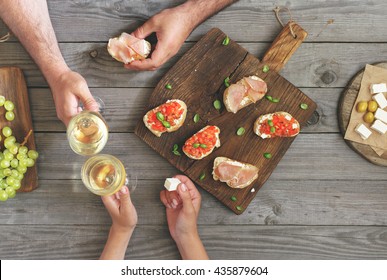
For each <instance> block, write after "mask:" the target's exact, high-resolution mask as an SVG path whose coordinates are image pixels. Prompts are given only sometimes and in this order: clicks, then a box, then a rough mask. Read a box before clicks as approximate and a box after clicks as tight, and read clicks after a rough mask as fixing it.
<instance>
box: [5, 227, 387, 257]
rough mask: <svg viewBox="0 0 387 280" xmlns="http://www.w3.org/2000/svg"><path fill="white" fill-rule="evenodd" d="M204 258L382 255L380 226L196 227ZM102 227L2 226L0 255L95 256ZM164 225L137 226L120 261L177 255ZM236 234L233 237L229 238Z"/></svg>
mask: <svg viewBox="0 0 387 280" xmlns="http://www.w3.org/2000/svg"><path fill="white" fill-rule="evenodd" d="M199 233H200V236H201V239H202V241H203V244H204V246H205V247H206V249H207V251H208V252H209V257H210V259H220V260H223V259H230V260H233V259H241V260H244V259H246V260H261V259H262V260H265V259H279V260H290V259H295V260H305V259H308V260H309V259H310V260H314V259H316V260H321V259H327V260H332V259H338V260H342V259H370V260H375V259H386V258H387V254H386V250H385V248H386V246H387V239H386V235H387V228H386V227H359V226H356V227H345V226H327V227H302V226H286V227H284V226H254V225H245V226H244V229H243V231H241V230H240V228H238V227H235V226H229V225H214V226H205V227H200V226H199ZM107 234H108V225H101V226H80V225H74V226H62V225H53V226H24V225H21V226H3V229H2V231H1V232H0V238H1V239H3V240H4V239H5V238H6V239H7V240H8V242H2V243H1V244H0V258H1V259H3V260H4V259H61V260H62V259H97V258H98V257H99V255H100V254H101V252H102V249H103V246H104V243H105V240H106V236H107ZM167 234H168V229H167V227H166V226H138V227H137V228H136V229H135V231H134V233H133V236H132V239H131V241H130V243H129V246H128V249H127V251H126V255H125V259H133V260H135V259H139V260H142V259H180V255H179V254H178V252H177V250H176V247H175V245H174V243H173V241H172V240H171V238H170V237H169V236H168V235H167ZM230 236H238V238H230Z"/></svg>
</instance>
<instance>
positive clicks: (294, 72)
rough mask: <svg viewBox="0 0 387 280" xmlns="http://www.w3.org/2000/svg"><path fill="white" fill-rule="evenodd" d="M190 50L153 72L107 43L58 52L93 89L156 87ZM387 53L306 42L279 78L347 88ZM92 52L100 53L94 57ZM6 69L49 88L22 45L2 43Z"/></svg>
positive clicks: (256, 47) (376, 47) (253, 48)
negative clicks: (115, 54) (123, 59)
mask: <svg viewBox="0 0 387 280" xmlns="http://www.w3.org/2000/svg"><path fill="white" fill-rule="evenodd" d="M192 45H193V44H192V43H187V44H184V45H183V47H182V48H181V50H180V51H179V53H178V54H177V55H176V56H175V57H174V58H172V59H171V60H170V61H168V62H167V63H166V64H164V65H163V66H162V68H160V69H159V70H157V71H154V72H147V71H143V72H136V71H129V70H126V69H124V67H123V66H122V63H119V62H117V61H115V60H114V59H113V58H112V57H111V56H110V55H109V54H108V53H107V50H106V44H105V43H63V44H61V45H60V48H61V49H62V52H63V55H64V58H65V60H66V62H67V63H68V65H69V66H70V68H72V69H73V70H75V71H78V72H80V73H81V74H82V75H83V76H84V77H85V78H86V80H87V82H88V84H89V86H90V87H155V86H156V84H157V83H158V81H159V80H160V79H161V77H162V76H163V75H164V74H165V73H166V71H167V70H168V69H169V68H170V67H171V66H172V65H174V64H175V63H176V61H177V60H178V59H179V58H180V57H181V56H182V55H183V54H184V53H185V52H186V51H187V50H188V49H189V48H190V47H192ZM269 45H270V44H269V43H242V44H241V46H242V47H244V48H246V49H247V50H248V51H249V52H250V53H251V54H253V55H255V56H257V57H262V56H263V54H264V52H265V51H266V49H267V48H268V47H269ZM386 48H387V44H386V43H380V44H367V43H346V44H340V43H304V44H302V45H301V46H300V48H299V50H298V51H297V52H296V53H295V54H294V55H293V57H292V58H291V60H290V61H289V62H288V63H287V65H286V66H285V68H284V69H283V70H282V71H281V75H282V76H283V77H284V78H286V79H287V80H289V81H290V82H291V83H292V84H294V85H296V86H297V87H345V86H346V85H347V83H348V82H349V80H350V79H351V78H352V76H353V75H355V74H356V73H357V72H358V71H359V70H360V69H362V68H363V67H364V65H365V64H367V63H370V64H373V63H376V62H380V61H387V53H386V52H384V50H385V49H386ZM94 51H96V53H92V52H94ZM91 53H92V54H91ZM375 54H378V55H377V56H375ZM353 58H356V59H353ZM8 65H14V66H18V67H20V68H22V69H23V70H24V74H25V76H26V79H27V85H28V86H29V87H41V86H44V87H46V86H47V84H46V82H45V80H44V78H43V77H42V75H41V73H40V71H39V70H38V69H37V67H36V65H35V64H34V63H33V61H32V60H31V59H30V57H29V56H28V55H27V54H26V52H25V51H24V49H23V48H22V47H21V46H20V44H18V43H2V44H0V66H8Z"/></svg>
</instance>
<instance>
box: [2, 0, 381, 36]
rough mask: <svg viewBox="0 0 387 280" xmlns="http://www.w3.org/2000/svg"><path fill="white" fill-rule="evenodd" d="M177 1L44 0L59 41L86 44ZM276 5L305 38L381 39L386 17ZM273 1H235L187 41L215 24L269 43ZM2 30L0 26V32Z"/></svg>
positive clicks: (373, 7) (341, 6) (355, 8)
mask: <svg viewBox="0 0 387 280" xmlns="http://www.w3.org/2000/svg"><path fill="white" fill-rule="evenodd" d="M182 2H184V0H170V1H159V0H153V1H145V2H144V1H140V0H139V1H132V0H131V1H129V0H124V1H119V2H117V1H60V0H49V1H48V4H49V10H50V16H51V19H52V22H53V26H54V29H55V31H56V34H57V37H58V40H59V41H61V42H85V41H107V40H108V39H109V38H110V37H112V36H115V35H117V34H119V33H121V32H122V31H126V32H131V31H133V30H134V29H135V28H136V27H137V26H139V25H141V24H142V23H143V22H144V21H145V20H147V19H148V18H149V17H150V16H152V15H154V14H155V13H157V12H159V11H160V10H162V9H165V8H168V7H173V6H176V5H178V4H180V3H182ZM279 4H283V5H286V6H288V7H289V8H290V9H291V11H292V14H293V18H294V19H295V20H296V21H297V22H298V23H299V24H300V25H301V26H302V27H303V28H304V29H305V30H306V31H307V32H308V33H309V36H308V38H307V41H320V42H386V38H387V31H386V28H385V26H386V25H387V19H386V17H385V15H384V13H383V11H386V10H387V3H386V2H385V1H383V0H376V1H372V2H369V1H368V2H365V1H358V0H350V1H341V2H338V1H335V0H328V1H324V0H316V1H313V3H311V2H310V1H305V0H295V1H292V2H291V4H290V3H279ZM276 5H277V4H276V3H274V2H273V1H269V0H262V1H258V0H255V1H248V0H240V1H239V2H237V3H235V4H233V5H232V6H230V7H228V8H226V9H224V10H223V11H221V12H220V13H218V14H217V15H215V16H214V17H212V18H210V19H209V20H207V21H205V22H204V23H203V24H201V25H200V26H199V27H198V28H197V29H196V30H194V32H193V33H192V34H191V36H190V37H189V38H188V40H189V41H197V40H198V39H199V38H200V37H201V36H202V35H203V34H205V33H206V32H207V31H208V30H209V29H211V28H213V27H218V28H220V29H222V30H223V31H227V33H229V35H230V37H231V38H233V39H234V40H237V41H250V42H251V41H260V42H270V41H272V40H273V39H274V38H275V36H276V35H277V34H278V33H279V31H280V30H281V27H280V25H279V24H278V22H277V20H276V19H275V17H274V13H273V9H274V8H275V6H276ZM281 16H282V18H283V20H284V21H285V22H286V21H287V20H288V19H289V17H288V15H287V14H286V13H281ZM262 26H264V27H265V28H261V27H262ZM370 26H371V27H372V29H373V35H372V36H370V35H369V28H370ZM6 31H7V29H6V27H5V26H4V25H3V24H0V34H4V33H6ZM13 40H15V39H13Z"/></svg>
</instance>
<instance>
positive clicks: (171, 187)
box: [164, 178, 181, 192]
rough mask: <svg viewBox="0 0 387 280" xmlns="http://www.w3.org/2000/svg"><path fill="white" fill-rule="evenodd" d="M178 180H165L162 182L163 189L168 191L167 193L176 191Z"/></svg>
mask: <svg viewBox="0 0 387 280" xmlns="http://www.w3.org/2000/svg"><path fill="white" fill-rule="evenodd" d="M180 183H181V182H180V180H179V179H177V178H167V179H166V180H165V182H164V187H165V188H166V189H167V190H168V191H170V192H171V191H176V190H177V186H178V185H179V184H180Z"/></svg>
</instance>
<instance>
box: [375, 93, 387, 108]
mask: <svg viewBox="0 0 387 280" xmlns="http://www.w3.org/2000/svg"><path fill="white" fill-rule="evenodd" d="M372 99H373V100H375V101H376V103H378V105H379V107H380V108H382V109H384V108H386V107H387V99H386V97H384V94H383V93H378V94H375V95H374V96H372Z"/></svg>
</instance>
